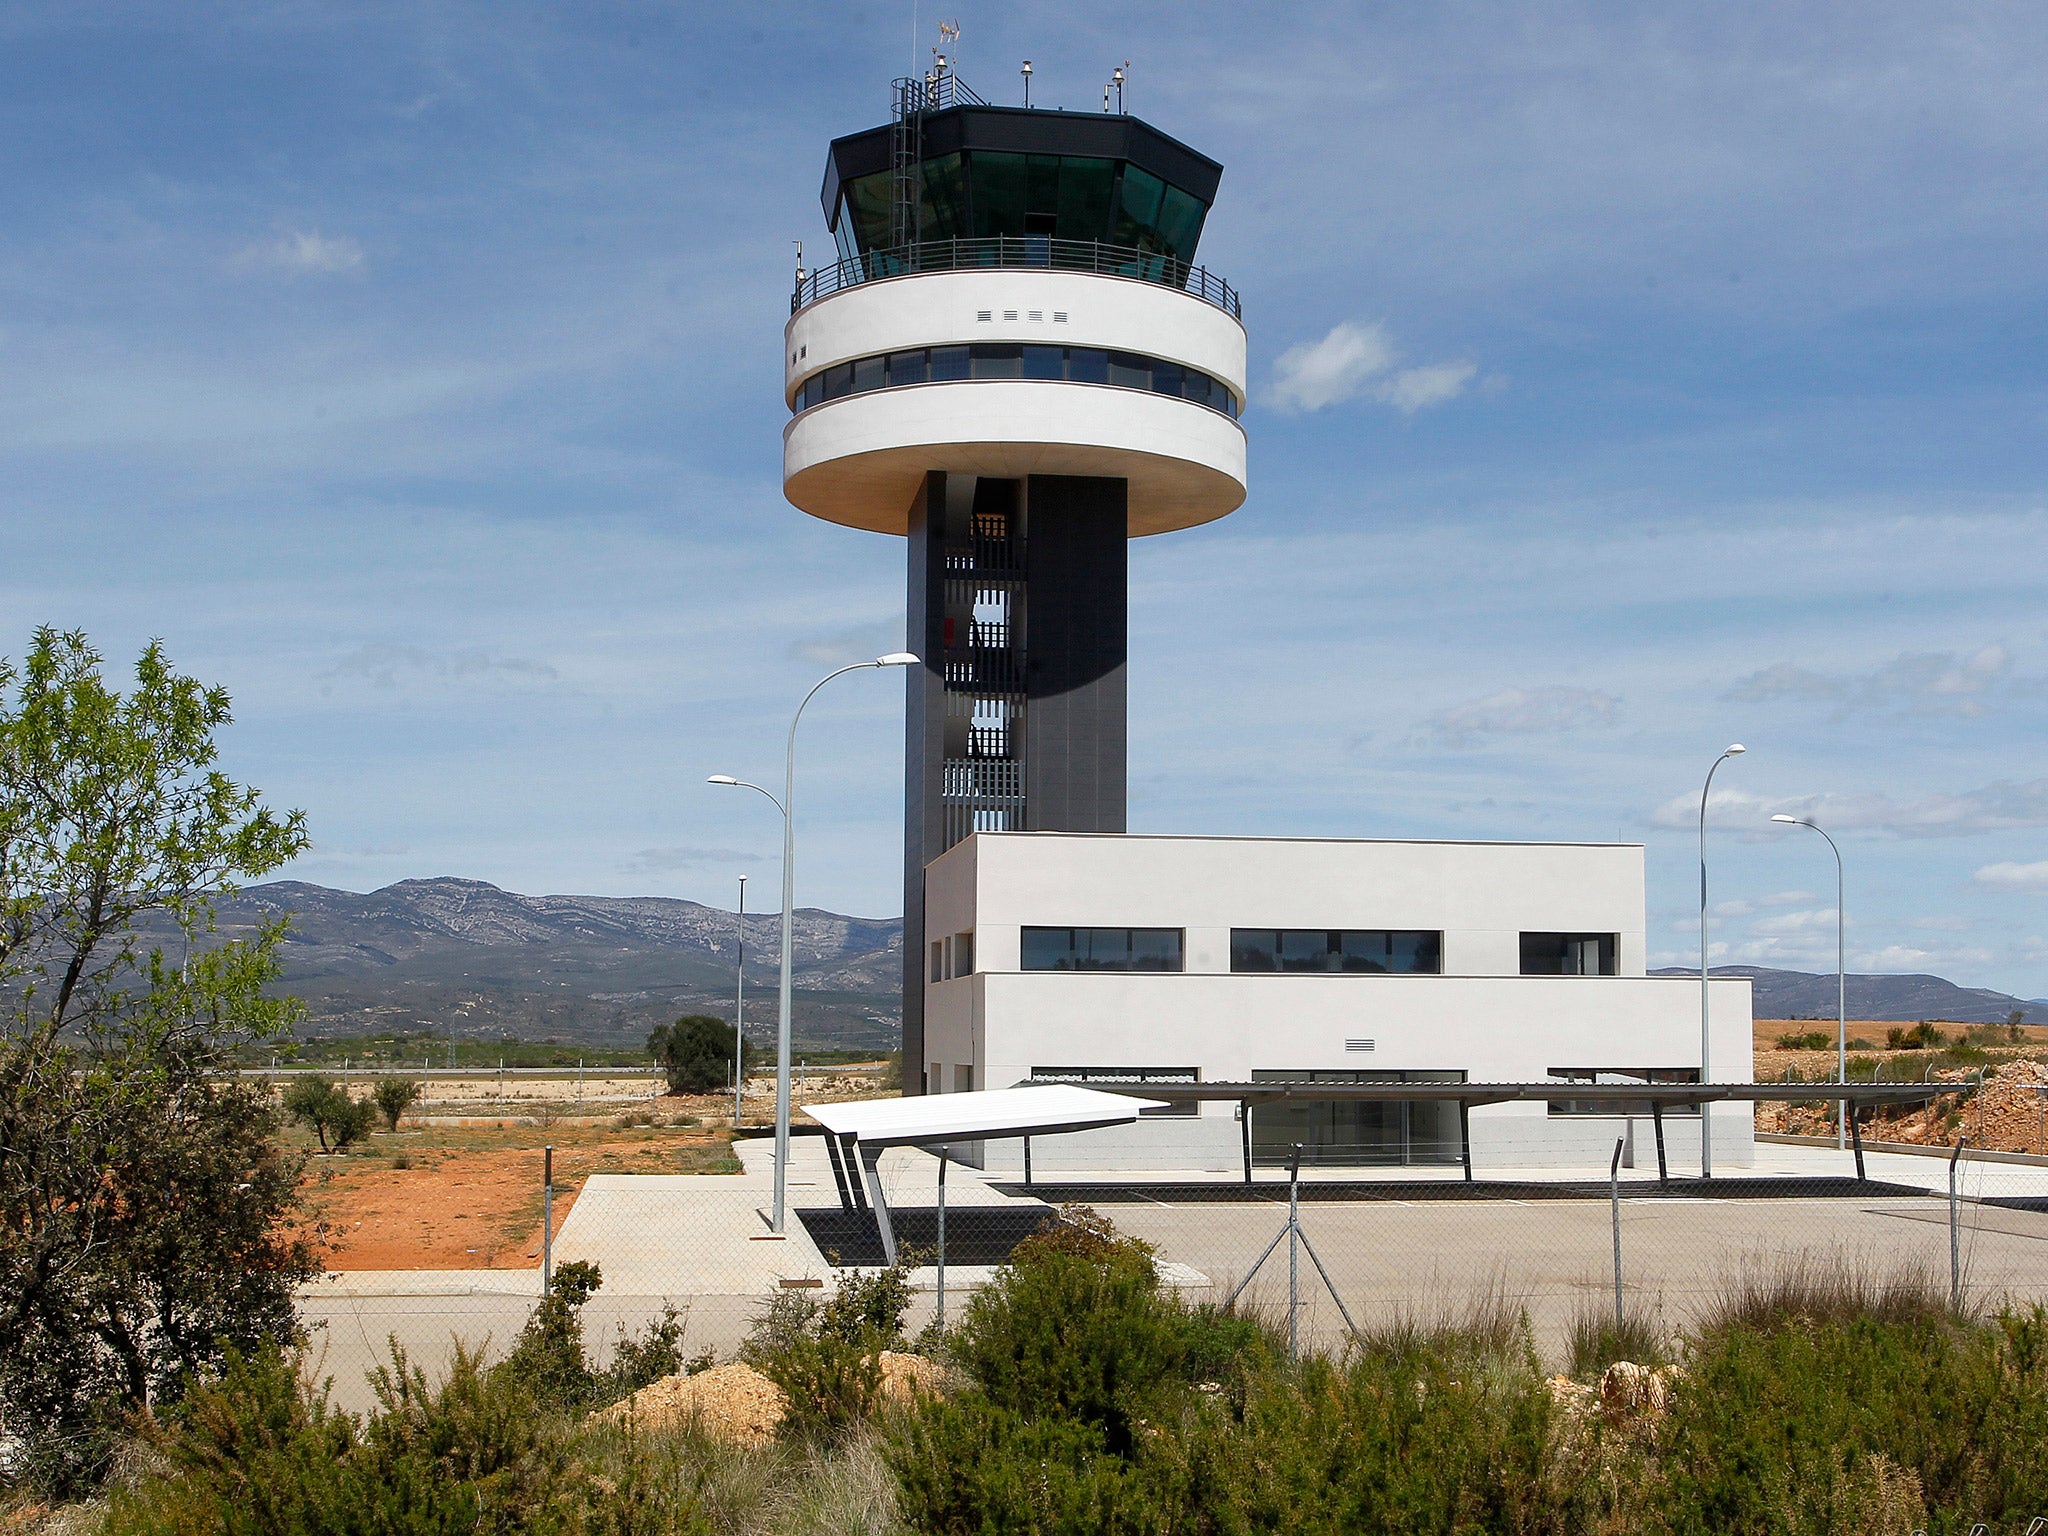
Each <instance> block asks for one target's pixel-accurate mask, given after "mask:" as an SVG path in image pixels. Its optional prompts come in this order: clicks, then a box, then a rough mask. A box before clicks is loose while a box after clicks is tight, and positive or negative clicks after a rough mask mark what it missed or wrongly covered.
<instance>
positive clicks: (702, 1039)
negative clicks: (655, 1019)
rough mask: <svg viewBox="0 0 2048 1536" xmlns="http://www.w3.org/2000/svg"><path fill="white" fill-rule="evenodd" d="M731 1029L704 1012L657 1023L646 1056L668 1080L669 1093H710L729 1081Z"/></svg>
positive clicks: (650, 1036)
mask: <svg viewBox="0 0 2048 1536" xmlns="http://www.w3.org/2000/svg"><path fill="white" fill-rule="evenodd" d="M732 1047H733V1028H732V1026H731V1025H730V1024H728V1023H726V1022H725V1020H723V1019H720V1018H714V1017H713V1016H712V1015H710V1014H708V1013H691V1014H685V1015H684V1016H683V1017H682V1018H680V1019H677V1020H676V1021H675V1023H673V1024H657V1025H656V1026H655V1027H654V1033H653V1034H651V1035H649V1036H648V1037H647V1053H648V1054H649V1055H650V1056H652V1057H653V1058H654V1064H655V1065H656V1066H657V1067H660V1068H661V1070H662V1073H663V1074H664V1075H665V1076H666V1077H667V1078H668V1091H669V1092H670V1093H710V1092H712V1091H713V1090H715V1089H718V1088H723V1087H724V1086H725V1085H726V1084H727V1083H729V1082H731V1081H732Z"/></svg>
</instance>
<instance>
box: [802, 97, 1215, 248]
mask: <svg viewBox="0 0 2048 1536" xmlns="http://www.w3.org/2000/svg"><path fill="white" fill-rule="evenodd" d="M920 129H921V138H922V141H921V154H920V155H919V157H918V158H919V166H920V170H921V173H922V174H921V177H920V182H921V194H922V195H921V196H920V198H919V203H920V219H921V225H920V231H919V234H920V238H922V239H942V240H943V239H986V238H989V237H997V236H1016V235H1047V236H1051V237H1052V238H1055V239H1061V240H1097V241H1103V242H1106V243H1109V244H1113V245H1120V246H1132V247H1137V248H1140V249H1147V250H1158V251H1164V252H1169V253H1171V254H1172V255H1174V256H1176V257H1178V258H1179V259H1180V260H1181V261H1183V262H1186V261H1190V260H1192V258H1193V256H1194V252H1195V245H1196V242H1197V241H1198V240H1199V239H1200V238H1201V229H1202V221H1203V219H1204V218H1205V217H1206V216H1207V214H1208V211H1209V207H1210V204H1211V203H1213V202H1214V201H1215V197H1216V188H1217V184H1218V183H1219V182H1220V181H1221V180H1222V177H1223V167H1222V166H1221V165H1219V164H1217V163H1216V162H1215V161H1214V160H1211V159H1210V158H1209V157H1208V156H1207V155H1204V154H1200V153H1198V152H1197V151H1195V150H1193V149H1190V148H1189V147H1188V146H1187V145H1185V144H1183V143H1181V142H1180V141H1179V140H1178V139H1174V138H1169V137H1168V136H1167V135H1165V134H1163V133H1161V132H1160V131H1159V130H1158V129H1157V128H1154V127H1153V126H1152V125H1151V124H1149V123H1147V122H1144V121H1142V120H1141V119H1139V118H1135V117H1128V116H1125V115H1123V114H1121V113H1108V112H1102V113H1096V112H1056V111H1043V110H1033V109H1027V108H1022V107H987V106H956V107H948V108H946V109H944V110H942V111H936V112H927V113H924V114H923V115H922V122H921V125H920ZM894 143H895V129H894V127H893V126H892V125H889V124H884V125H883V126H881V127H879V128H870V129H868V130H867V131H866V132H864V133H855V134H849V135H847V136H846V137H845V138H841V139H834V140H833V141H832V148H831V152H830V154H829V156H828V157H827V159H826V164H825V184H824V187H823V189H822V191H821V193H820V198H819V200H820V202H821V203H822V204H823V205H824V209H825V222H826V224H827V225H828V226H829V227H830V228H831V229H832V232H833V234H834V235H835V236H836V237H837V238H838V241H839V246H840V251H841V253H842V255H849V256H850V255H854V254H857V253H863V252H868V251H874V250H880V249H884V248H886V247H887V246H888V245H889V244H890V212H891V205H892V199H893V195H894V187H893V180H894V164H895V162H894Z"/></svg>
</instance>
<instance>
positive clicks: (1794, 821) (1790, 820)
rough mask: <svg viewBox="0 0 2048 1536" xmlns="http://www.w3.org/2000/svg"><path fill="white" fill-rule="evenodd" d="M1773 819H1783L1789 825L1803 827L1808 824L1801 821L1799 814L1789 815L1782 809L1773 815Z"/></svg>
mask: <svg viewBox="0 0 2048 1536" xmlns="http://www.w3.org/2000/svg"><path fill="white" fill-rule="evenodd" d="M1771 820H1773V821H1782V822H1784V823H1785V824H1786V825H1787V826H1791V827H1803V826H1805V825H1806V823H1805V822H1803V821H1801V820H1800V819H1799V818H1798V817H1797V816H1787V815H1785V814H1784V813H1783V812H1782V811H1781V812H1779V813H1778V814H1777V815H1776V816H1773V817H1772V818H1771Z"/></svg>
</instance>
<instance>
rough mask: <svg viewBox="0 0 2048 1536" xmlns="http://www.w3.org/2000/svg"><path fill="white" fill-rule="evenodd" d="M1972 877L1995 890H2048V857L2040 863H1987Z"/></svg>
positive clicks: (1980, 883)
mask: <svg viewBox="0 0 2048 1536" xmlns="http://www.w3.org/2000/svg"><path fill="white" fill-rule="evenodd" d="M1970 878H1971V879H1972V880H1975V881H1976V882H1977V883H1978V884H1979V885H1988V886H1990V887H1991V888H1992V889H1993V890H1994V891H2048V859H2044V860H2042V861H2041V862H2040V863H2038V864H1986V865H1985V866H1984V867H1983V868H1982V869H1980V870H1978V871H1977V872H1976V873H1975V874H1974V875H1972V876H1971V877H1970Z"/></svg>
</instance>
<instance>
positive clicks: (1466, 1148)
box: [1458, 1099, 1472, 1184]
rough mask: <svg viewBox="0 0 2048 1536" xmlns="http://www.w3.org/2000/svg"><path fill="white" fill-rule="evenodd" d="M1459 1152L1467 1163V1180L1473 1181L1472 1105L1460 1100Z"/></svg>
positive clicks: (1468, 1182) (1468, 1181)
mask: <svg viewBox="0 0 2048 1536" xmlns="http://www.w3.org/2000/svg"><path fill="white" fill-rule="evenodd" d="M1458 1154H1459V1157H1460V1158H1461V1159H1462V1160H1463V1162H1464V1164H1465V1182H1466V1183H1467V1184H1470V1183H1471V1182H1472V1106H1471V1104H1470V1103H1469V1102H1467V1101H1466V1100H1464V1099H1460V1100H1458Z"/></svg>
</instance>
